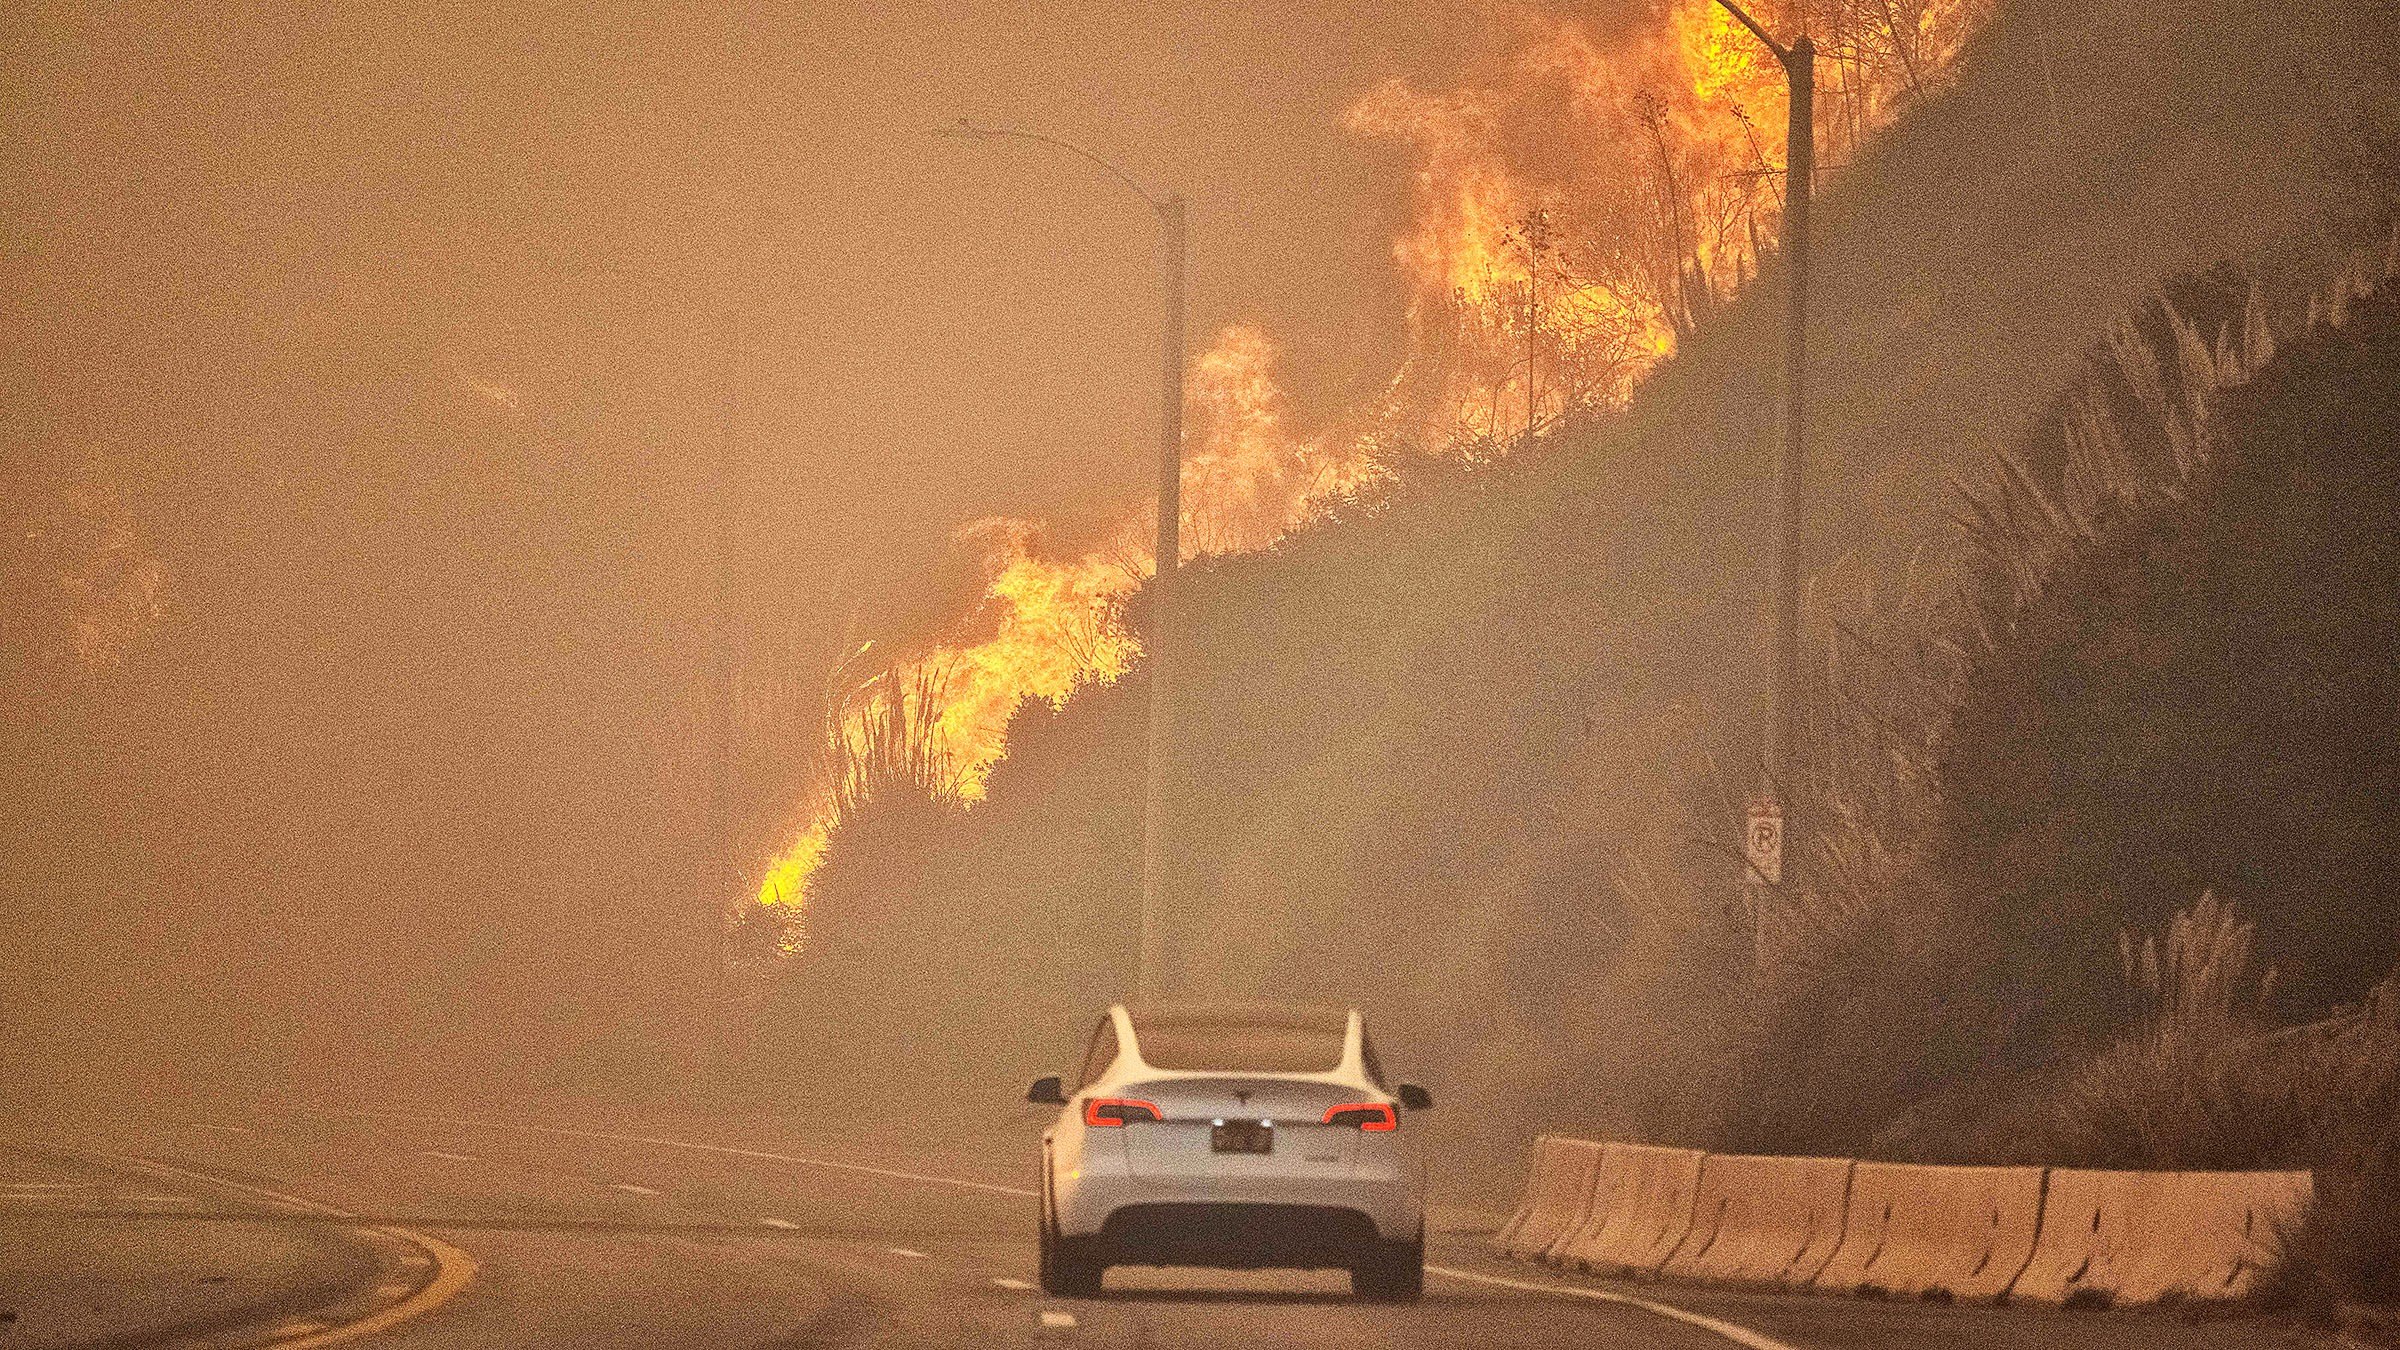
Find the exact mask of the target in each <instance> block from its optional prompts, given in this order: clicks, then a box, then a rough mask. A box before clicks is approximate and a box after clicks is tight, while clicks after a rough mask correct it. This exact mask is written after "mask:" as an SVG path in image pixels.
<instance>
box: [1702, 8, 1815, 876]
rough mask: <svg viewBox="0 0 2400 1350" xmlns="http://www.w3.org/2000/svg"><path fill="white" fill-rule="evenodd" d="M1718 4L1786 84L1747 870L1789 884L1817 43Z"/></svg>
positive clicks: (1806, 438) (1735, 9) (1806, 405)
mask: <svg viewBox="0 0 2400 1350" xmlns="http://www.w3.org/2000/svg"><path fill="white" fill-rule="evenodd" d="M1717 3H1718V4H1720V5H1722V6H1724V8H1725V11H1726V12H1727V13H1729V14H1731V15H1732V16H1733V17H1734V18H1735V19H1737V20H1740V22H1741V25H1742V26H1743V27H1744V28H1747V29H1749V30H1750V32H1751V35H1752V36H1754V37H1756V38H1757V39H1758V40H1759V41H1760V42H1763V43H1765V44H1766V46H1767V50H1768V51H1771V52H1773V53H1774V54H1775V59H1776V61H1777V62H1778V63H1780V64H1781V65H1782V66H1783V74H1784V79H1785V81H1786V82H1787V83H1788V84H1789V85H1790V87H1791V115H1790V118H1789V120H1788V122H1787V124H1786V130H1785V139H1784V193H1783V279H1784V280H1783V284H1784V310H1783V325H1784V326H1783V453H1782V455H1781V456H1780V457H1779V458H1778V460H1777V463H1776V466H1775V663H1774V674H1773V681H1772V684H1771V686H1770V693H1769V698H1770V701H1771V703H1772V706H1771V708H1770V709H1769V711H1768V728H1767V747H1766V749H1767V753H1766V766H1765V767H1766V777H1767V788H1768V792H1769V794H1770V796H1769V801H1768V802H1767V803H1766V804H1767V805H1768V806H1769V807H1771V808H1773V809H1774V812H1775V818H1776V821H1777V830H1776V836H1777V838H1776V846H1775V853H1776V855H1777V856H1776V858H1775V859H1774V865H1773V866H1772V867H1771V868H1762V867H1760V866H1758V864H1757V862H1756V861H1755V860H1754V861H1753V864H1752V871H1753V872H1757V873H1761V874H1762V879H1763V880H1765V881H1766V882H1767V883H1768V884H1770V885H1777V886H1783V887H1788V886H1790V885H1791V884H1792V882H1793V871H1792V869H1791V867H1790V865H1789V864H1788V863H1786V862H1785V861H1784V859H1783V858H1782V856H1781V855H1782V853H1783V848H1782V839H1783V838H1785V837H1788V828H1789V822H1788V820H1786V818H1785V817H1784V815H1783V809H1784V808H1783V804H1782V803H1781V801H1780V798H1782V797H1783V796H1785V795H1787V794H1788V793H1789V791H1790V787H1791V782H1792V775H1793V773H1794V772H1795V770H1796V767H1797V766H1796V765H1795V764H1794V763H1793V757H1794V755H1795V754H1796V752H1797V750H1798V746H1799V737H1798V733H1797V726H1798V712H1799V710H1798V708H1797V707H1796V706H1794V705H1795V704H1796V702H1797V699H1798V694H1799V688H1800V567H1801V554H1800V531H1801V520H1802V516H1803V510H1802V507H1803V503H1802V498H1801V491H1802V486H1803V480H1802V476H1801V470H1802V467H1803V465H1804V463H1805V461H1806V451H1807V441H1808V431H1807V428H1808V207H1809V198H1810V196H1811V193H1812V190H1813V188H1814V186H1815V179H1816V167H1817V119H1816V91H1817V77H1816V59H1817V47H1816V43H1814V42H1813V41H1811V40H1810V39H1809V37H1808V35H1807V34H1806V33H1803V34H1801V35H1800V36H1799V37H1797V38H1794V39H1793V40H1792V44H1791V45H1790V46H1788V47H1787V46H1784V45H1783V44H1782V43H1779V42H1777V41H1776V40H1775V39H1774V38H1773V37H1771V36H1769V35H1768V33H1767V30H1766V29H1764V28H1762V27H1760V26H1759V23H1758V21H1757V20H1755V19H1753V18H1751V17H1750V16H1749V15H1748V14H1745V13H1743V12H1742V9H1741V7H1740V6H1738V5H1736V4H1734V3H1733V0H1717ZM1755 814H1756V813H1755V812H1754V815H1755ZM1754 833H1755V831H1754ZM1770 873H1771V874H1770Z"/></svg>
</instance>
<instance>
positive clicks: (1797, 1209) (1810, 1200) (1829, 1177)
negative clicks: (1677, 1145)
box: [1660, 1153, 1854, 1285]
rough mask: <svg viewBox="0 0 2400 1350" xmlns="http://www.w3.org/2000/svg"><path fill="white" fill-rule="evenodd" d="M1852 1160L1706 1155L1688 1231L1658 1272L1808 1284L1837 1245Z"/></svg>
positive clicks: (1681, 1276) (1682, 1276)
mask: <svg viewBox="0 0 2400 1350" xmlns="http://www.w3.org/2000/svg"><path fill="white" fill-rule="evenodd" d="M1853 1165H1854V1164H1853V1163H1852V1162H1851V1161H1850V1160H1849V1159H1848V1158H1767V1157H1753V1156H1741V1155H1734V1154H1723V1153H1711V1154H1709V1155H1708V1156H1707V1157H1705V1158H1703V1159H1702V1160H1701V1163H1700V1181H1699V1187H1698V1191H1697V1194H1696V1198H1695V1200H1694V1203H1693V1205H1692V1225H1691V1231H1690V1232H1689V1233H1688V1234H1687V1235H1685V1237H1684V1239H1683V1242H1682V1244H1681V1245H1679V1246H1678V1247H1676V1249H1675V1251H1674V1253H1673V1255H1671V1256H1669V1257H1668V1258H1667V1261H1666V1264H1665V1265H1664V1266H1663V1267H1662V1268H1661V1270H1660V1273H1661V1274H1664V1275H1671V1276H1674V1277H1676V1278H1679V1279H1694V1280H1724V1281H1729V1282H1735V1283H1742V1284H1782V1285H1806V1284H1807V1283H1808V1282H1809V1281H1811V1280H1813V1279H1815V1278H1816V1276H1817V1272H1819V1271H1821V1270H1823V1269H1824V1268H1825V1264H1826V1262H1828V1261H1830V1260H1832V1259H1833V1253H1834V1249H1835V1248H1837V1247H1839V1246H1840V1245H1841V1241H1842V1216H1843V1211H1844V1209H1845V1208H1846V1206H1847V1204H1848V1201H1849V1196H1850V1170H1851V1168H1852V1166H1853Z"/></svg>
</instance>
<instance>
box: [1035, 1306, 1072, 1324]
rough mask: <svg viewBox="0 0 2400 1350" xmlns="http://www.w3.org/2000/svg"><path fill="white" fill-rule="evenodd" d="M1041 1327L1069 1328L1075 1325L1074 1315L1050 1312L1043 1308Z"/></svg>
mask: <svg viewBox="0 0 2400 1350" xmlns="http://www.w3.org/2000/svg"><path fill="white" fill-rule="evenodd" d="M1042 1325H1043V1326H1046V1327H1071V1326H1073V1325H1075V1314H1073V1313H1062V1312H1052V1311H1051V1310H1050V1309H1048V1308H1044V1309H1042Z"/></svg>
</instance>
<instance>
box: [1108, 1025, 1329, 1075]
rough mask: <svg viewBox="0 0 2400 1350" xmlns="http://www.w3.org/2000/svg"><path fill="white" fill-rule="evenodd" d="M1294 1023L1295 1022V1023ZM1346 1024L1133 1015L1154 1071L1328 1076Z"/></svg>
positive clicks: (1144, 1056)
mask: <svg viewBox="0 0 2400 1350" xmlns="http://www.w3.org/2000/svg"><path fill="white" fill-rule="evenodd" d="M1297 1020H1298V1019H1294V1021H1295V1022H1296V1021H1297ZM1347 1030H1348V1028H1347V1027H1346V1026H1333V1027H1328V1026H1325V1025H1323V1024H1322V1023H1319V1024H1316V1025H1293V1024H1287V1023H1279V1022H1259V1021H1222V1020H1213V1019H1207V1018H1193V1017H1175V1016H1170V1015H1165V1014H1152V1015H1149V1016H1146V1017H1145V1016H1143V1015H1142V1014H1139V1013H1136V1014H1135V1015H1134V1019H1133V1035H1134V1039H1135V1041H1136V1042H1137V1043H1138V1044H1139V1045H1140V1047H1141V1053H1142V1059H1143V1061H1144V1062H1145V1063H1147V1064H1149V1065H1150V1066H1151V1067H1152V1068H1155V1069H1196V1070H1209V1071H1219V1070H1223V1071H1234V1072H1247V1073H1331V1072H1332V1071H1333V1070H1335V1069H1338V1068H1340V1067H1342V1037H1343V1035H1344V1033H1345V1032H1346V1031H1347Z"/></svg>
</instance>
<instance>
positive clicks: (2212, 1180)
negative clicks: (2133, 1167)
mask: <svg viewBox="0 0 2400 1350" xmlns="http://www.w3.org/2000/svg"><path fill="white" fill-rule="evenodd" d="M2314 1192H2315V1182H2314V1178H2313V1177H2312V1176H2311V1175H2310V1174H2309V1173H2307V1172H2104V1171H2087V1170H2082V1169H2076V1168H2064V1167H2062V1168H2055V1169H2053V1170H2052V1171H2051V1173H2050V1188H2049V1195H2048V1198H2047V1200H2046V1202H2045V1204H2044V1206H2043V1213H2042V1230H2041V1239H2040V1241H2039V1242H2038V1243H2037V1244H2036V1247H2035V1250H2034V1257H2033V1261H2032V1263H2031V1264H2029V1265H2028V1266H2027V1267H2026V1270H2025V1274H2024V1275H2023V1277H2022V1278H2020V1279H2019V1280H2018V1281H2017V1285H2016V1288H2015V1289H2014V1290H2013V1291H2012V1297H2015V1298H2019V1299H2023V1300H2026V1301H2028V1302H2037V1303H2057V1304H2063V1303H2075V1302H2084V1301H2087V1300H2088V1301H2090V1302H2094V1303H2104V1304H2133V1303H2156V1302H2158V1301H2160V1300H2161V1299H2171V1298H2189V1299H2221V1298H2236V1297H2239V1296H2240V1295H2241V1294H2243V1293H2245V1292H2247V1291H2248V1289H2249V1287H2250V1285H2251V1284H2252V1283H2253V1282H2254V1281H2255V1280H2256V1278H2257V1276H2258V1272H2259V1270H2260V1268H2261V1267H2262V1266H2264V1264H2265V1263H2266V1262H2267V1261H2268V1260H2269V1259H2271V1258H2272V1256H2273V1255H2274V1251H2275V1244H2276V1242H2277V1239H2278V1237H2279V1235H2280V1231H2281V1229H2282V1228H2283V1227H2284V1226H2286V1225H2289V1224H2291V1223H2295V1222H2297V1221H2298V1219H2299V1216H2300V1214H2301V1213H2302V1212H2303V1211H2304V1210H2305V1209H2306V1208H2307V1206H2308V1204H2309V1201H2310V1200H2311V1199H2312V1198H2313V1195H2314Z"/></svg>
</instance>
